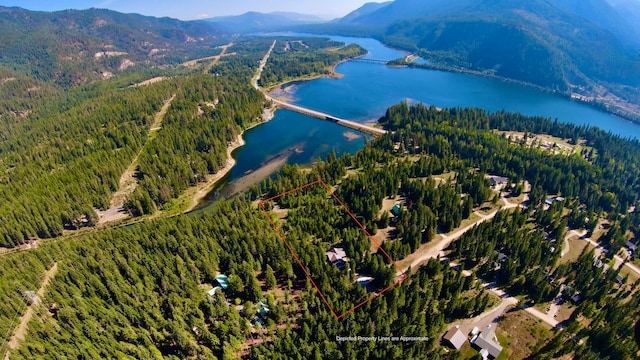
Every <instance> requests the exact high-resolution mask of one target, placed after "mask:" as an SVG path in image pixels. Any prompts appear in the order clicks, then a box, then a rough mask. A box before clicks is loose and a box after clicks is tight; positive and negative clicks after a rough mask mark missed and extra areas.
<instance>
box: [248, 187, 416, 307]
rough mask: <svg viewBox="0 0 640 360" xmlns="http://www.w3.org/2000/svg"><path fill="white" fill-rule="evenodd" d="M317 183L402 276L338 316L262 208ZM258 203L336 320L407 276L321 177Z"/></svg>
mask: <svg viewBox="0 0 640 360" xmlns="http://www.w3.org/2000/svg"><path fill="white" fill-rule="evenodd" d="M318 183H319V184H322V186H324V188H325V189H326V190H327V191H328V192H329V194H331V196H332V197H333V198H334V199H335V200H336V201H337V202H338V203H339V204H340V206H342V208H343V209H344V210H345V211H346V212H347V214H349V216H350V217H351V218H352V219H353V221H355V222H356V224H358V226H359V227H360V229H362V231H364V233H365V234H366V235H367V236H368V237H369V239H370V240H371V241H372V242H373V243H374V244H376V246H377V247H378V250H380V251H382V253H383V254H384V255H385V256H386V257H387V259H389V261H390V262H391V263H392V264H393V266H394V267H395V268H396V270H398V272H399V273H401V274H402V277H401V278H400V279H397V280H396V281H394V283H393V284H391V285H389V286H387V287H386V288H385V289H383V290H382V291H380V292H379V293H377V294H373V295H372V296H370V297H369V298H368V299H366V300H365V301H363V302H361V303H359V304H357V305H356V306H354V307H352V308H351V309H349V310H347V311H346V312H344V313H343V314H341V315H339V316H338V315H337V314H336V313H335V311H334V310H333V308H332V307H331V305H330V304H329V302H328V301H327V299H326V298H325V296H324V294H323V293H322V291H321V290H320V288H319V287H318V285H316V283H315V281H314V280H313V278H312V277H311V274H309V272H308V271H307V269H306V268H305V266H304V265H303V264H302V262H301V261H300V259H299V258H298V255H297V254H296V253H295V251H293V248H292V247H291V245H289V242H288V241H287V239H286V238H285V236H284V234H283V233H282V231H281V230H280V228H279V227H278V225H277V224H276V223H275V221H273V219H272V218H271V216H270V215H269V212H268V211H267V210H266V209H265V208H264V203H266V202H269V201H272V200H275V199H277V198H280V197H282V196H285V195H289V194H291V193H294V192H296V191H298V190H301V189H304V188H306V187H309V186H312V185H315V184H318ZM259 205H260V208H261V209H262V212H263V213H264V214H265V215H266V216H267V218H269V222H271V225H272V226H273V228H274V229H275V230H276V232H277V233H278V235H279V236H280V238H281V239H282V241H284V243H285V245H286V246H287V248H288V249H289V252H290V253H291V255H293V257H294V258H295V260H296V262H297V263H298V265H300V267H301V268H302V271H304V273H305V275H306V276H307V278H309V280H310V281H311V284H313V286H314V287H315V288H316V291H317V292H318V294H319V295H320V297H321V298H322V300H323V301H324V303H325V304H326V305H327V307H328V308H329V310H330V311H331V314H333V316H334V317H335V318H336V319H338V320H339V319H340V318H342V317H344V316H346V315H347V314H350V313H351V312H353V311H355V310H356V309H358V308H360V307H361V306H363V305H364V304H366V303H368V302H369V301H371V300H373V299H375V298H376V297H378V296H379V295H381V294H383V293H384V292H386V291H388V290H390V289H391V288H393V287H394V286H396V285H398V284H400V283H401V282H403V281H404V280H405V279H406V278H407V274H406V273H405V272H404V271H402V270H401V269H400V267H399V266H398V264H396V262H395V261H394V260H393V259H392V258H391V256H389V254H388V253H387V252H386V251H385V250H384V249H383V248H382V247H381V245H380V244H379V243H378V242H377V241H376V239H374V238H373V236H371V234H369V232H368V231H367V229H366V228H365V227H364V226H363V225H362V224H361V223H360V221H358V219H356V217H355V216H354V215H353V214H352V213H351V211H349V209H348V208H347V207H346V206H345V205H344V203H343V202H342V201H340V199H339V198H338V197H337V196H336V195H335V194H334V193H333V191H331V188H330V187H329V186H328V185H327V184H326V183H325V182H324V181H322V179H318V180H316V181H314V182H311V183H309V184H306V185H303V186H300V187H297V188H295V189H293V190H289V191H287V192H284V193H282V194H280V195H276V196H274V197H271V198H269V199H266V200H262V201H260V203H259Z"/></svg>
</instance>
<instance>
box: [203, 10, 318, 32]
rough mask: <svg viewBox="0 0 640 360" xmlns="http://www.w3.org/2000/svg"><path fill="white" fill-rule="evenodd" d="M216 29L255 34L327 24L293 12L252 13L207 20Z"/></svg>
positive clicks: (313, 17)
mask: <svg viewBox="0 0 640 360" xmlns="http://www.w3.org/2000/svg"><path fill="white" fill-rule="evenodd" d="M205 21H208V22H209V23H211V24H214V25H215V27H216V28H219V29H222V30H224V31H227V32H231V33H254V32H261V31H263V32H264V31H277V30H283V29H286V28H290V27H292V26H299V25H306V24H318V23H323V22H326V21H325V20H323V19H322V18H319V17H317V16H313V15H305V14H298V13H293V12H273V13H268V14H264V13H259V12H255V11H250V12H247V13H244V14H242V15H235V16H220V17H214V18H210V19H205Z"/></svg>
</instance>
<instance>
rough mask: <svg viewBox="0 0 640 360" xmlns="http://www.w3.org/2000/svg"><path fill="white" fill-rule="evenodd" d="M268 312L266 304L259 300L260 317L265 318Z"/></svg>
mask: <svg viewBox="0 0 640 360" xmlns="http://www.w3.org/2000/svg"><path fill="white" fill-rule="evenodd" d="M268 314H269V308H268V307H267V304H265V303H263V302H262V301H260V302H259V303H258V315H260V317H261V318H263V319H266V318H267V315H268ZM263 325H264V324H263Z"/></svg>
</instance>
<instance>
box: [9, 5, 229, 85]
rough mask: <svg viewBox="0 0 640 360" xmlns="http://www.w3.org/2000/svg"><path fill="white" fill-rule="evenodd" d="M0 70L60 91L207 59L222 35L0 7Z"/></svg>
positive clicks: (160, 23) (94, 14)
mask: <svg viewBox="0 0 640 360" xmlns="http://www.w3.org/2000/svg"><path fill="white" fill-rule="evenodd" d="M0 30H1V31H2V38H1V39H0V64H1V65H4V66H6V67H8V68H10V69H14V70H16V71H19V72H21V73H23V74H25V75H28V76H29V77H33V78H35V79H38V80H43V81H51V82H54V83H55V84H56V85H59V86H63V87H70V86H77V85H82V84H87V83H90V82H93V81H96V80H102V79H105V78H109V77H112V76H114V75H115V74H118V73H121V72H123V71H126V70H127V69H130V68H136V67H140V66H141V65H142V66H143V67H149V66H163V65H172V64H178V63H182V62H184V61H186V60H189V59H192V58H197V57H202V56H210V55H211V51H212V48H213V47H215V46H216V45H220V44H222V43H223V41H225V39H224V38H225V37H226V36H225V35H224V34H223V33H222V32H220V31H216V30H214V28H213V27H212V26H211V25H210V24H207V23H202V22H183V21H179V20H175V19H169V18H163V19H158V18H153V17H146V16H141V15H135V14H121V13H117V12H114V11H110V10H100V9H90V10H82V11H76V10H68V11H59V12H54V13H45V12H36V11H28V10H24V9H21V8H7V7H0Z"/></svg>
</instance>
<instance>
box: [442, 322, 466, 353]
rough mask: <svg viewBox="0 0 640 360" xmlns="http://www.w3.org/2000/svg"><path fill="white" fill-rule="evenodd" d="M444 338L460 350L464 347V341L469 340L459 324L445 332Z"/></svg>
mask: <svg viewBox="0 0 640 360" xmlns="http://www.w3.org/2000/svg"><path fill="white" fill-rule="evenodd" d="M442 339H443V340H444V341H446V342H447V343H448V344H449V345H451V346H452V347H453V348H455V349H456V350H460V349H461V348H462V345H464V343H465V342H466V341H467V336H466V335H465V334H464V333H463V332H462V331H460V327H459V326H456V327H453V328H451V329H449V331H447V333H446V334H444V336H443V337H442Z"/></svg>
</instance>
